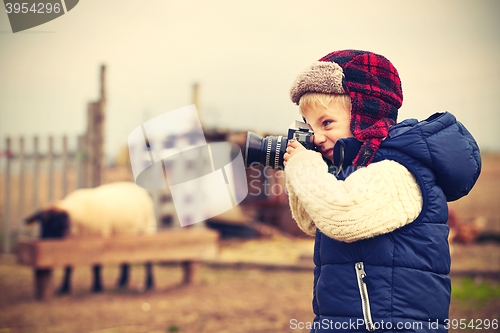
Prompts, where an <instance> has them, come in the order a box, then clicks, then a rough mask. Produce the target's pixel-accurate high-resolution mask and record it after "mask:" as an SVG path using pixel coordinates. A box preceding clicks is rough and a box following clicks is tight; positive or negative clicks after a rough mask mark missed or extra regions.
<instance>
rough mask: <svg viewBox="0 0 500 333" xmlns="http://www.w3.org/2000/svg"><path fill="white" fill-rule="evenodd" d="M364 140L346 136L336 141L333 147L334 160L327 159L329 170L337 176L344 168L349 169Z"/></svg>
mask: <svg viewBox="0 0 500 333" xmlns="http://www.w3.org/2000/svg"><path fill="white" fill-rule="evenodd" d="M361 144H362V142H361V141H358V140H357V139H356V138H344V139H340V140H338V141H337V142H336V143H335V146H334V147H333V160H334V161H335V163H332V161H329V160H328V161H327V163H328V171H329V172H330V173H333V174H334V175H335V176H337V175H338V174H340V172H342V170H344V171H347V170H348V168H349V167H351V166H352V165H353V161H354V159H355V158H356V155H357V154H358V152H359V149H360V147H361Z"/></svg>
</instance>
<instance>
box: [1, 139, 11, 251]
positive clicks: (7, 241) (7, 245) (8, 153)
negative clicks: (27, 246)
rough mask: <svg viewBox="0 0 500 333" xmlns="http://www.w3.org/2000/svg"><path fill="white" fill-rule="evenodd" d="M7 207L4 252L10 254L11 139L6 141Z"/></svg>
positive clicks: (5, 212)
mask: <svg viewBox="0 0 500 333" xmlns="http://www.w3.org/2000/svg"><path fill="white" fill-rule="evenodd" d="M5 144H6V149H5V161H6V166H5V207H4V214H5V217H4V234H3V252H4V253H10V247H11V246H10V163H11V145H10V144H11V141H10V137H7V139H6V140H5Z"/></svg>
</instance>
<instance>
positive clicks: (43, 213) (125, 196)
mask: <svg viewBox="0 0 500 333" xmlns="http://www.w3.org/2000/svg"><path fill="white" fill-rule="evenodd" d="M34 221H39V222H40V238H63V237H77V236H78V237H81V236H90V235H99V236H102V237H110V236H112V235H116V234H121V235H123V234H131V235H139V234H152V233H155V232H156V229H157V226H156V225H157V224H156V219H155V214H154V205H153V201H152V199H151V197H150V196H149V194H148V192H147V191H146V190H144V189H142V188H140V187H139V186H137V185H136V184H135V183H131V182H118V183H111V184H105V185H102V186H99V187H96V188H90V189H79V190H76V191H74V192H72V193H70V194H69V195H68V196H66V197H65V198H64V199H63V200H60V201H58V202H56V203H54V204H53V205H51V206H49V207H47V208H44V209H42V210H40V211H38V212H36V213H35V214H33V215H32V216H30V217H28V218H26V223H32V222H34ZM93 270H94V283H93V288H92V290H93V291H95V292H98V291H102V289H103V288H102V283H101V274H100V271H101V267H100V265H94V267H93ZM71 271H72V268H71V267H66V268H65V275H64V278H63V283H62V286H61V288H60V289H59V293H61V294H64V293H68V292H70V290H71V286H70V275H71ZM146 272H147V274H146V275H147V276H146V289H151V288H152V287H153V276H152V264H151V263H147V264H146ZM128 273H129V266H128V265H127V264H122V265H121V276H120V278H119V280H118V285H119V287H124V286H126V285H127V283H128V275H129V274H128Z"/></svg>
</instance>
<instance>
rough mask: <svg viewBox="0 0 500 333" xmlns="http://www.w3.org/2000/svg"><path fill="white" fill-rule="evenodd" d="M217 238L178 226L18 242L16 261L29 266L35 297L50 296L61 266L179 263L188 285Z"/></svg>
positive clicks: (209, 255) (210, 255)
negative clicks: (54, 273)
mask: <svg viewBox="0 0 500 333" xmlns="http://www.w3.org/2000/svg"><path fill="white" fill-rule="evenodd" d="M218 239H219V235H218V233H217V232H215V231H213V230H209V229H205V228H181V229H172V230H168V231H162V232H159V233H157V234H154V235H141V236H128V235H127V236H125V235H120V236H113V237H109V238H98V237H95V238H89V237H85V238H83V237H81V238H67V239H57V240H56V239H44V240H36V241H20V242H19V243H18V250H19V251H18V261H19V263H20V264H23V265H29V266H31V267H33V270H34V288H35V298H37V299H46V298H48V297H50V295H52V283H51V277H52V270H53V269H54V268H61V267H65V266H91V265H96V264H100V265H108V264H123V263H128V264H134V263H145V262H151V263H181V266H182V269H183V283H185V284H189V283H191V282H192V280H193V276H194V271H195V270H194V267H195V266H194V265H195V263H197V262H200V261H205V260H213V259H215V257H216V255H217V252H218Z"/></svg>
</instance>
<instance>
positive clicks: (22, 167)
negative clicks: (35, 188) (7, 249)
mask: <svg viewBox="0 0 500 333" xmlns="http://www.w3.org/2000/svg"><path fill="white" fill-rule="evenodd" d="M24 164H25V156H24V137H20V138H19V205H18V211H17V213H18V221H19V222H18V223H22V219H23V217H24V215H25V213H24V200H25V189H24V187H25V186H26V180H25V179H24V177H25V165H24Z"/></svg>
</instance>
